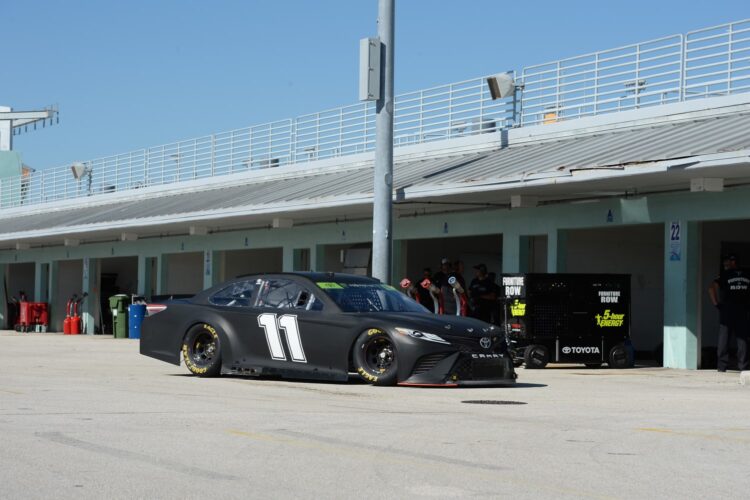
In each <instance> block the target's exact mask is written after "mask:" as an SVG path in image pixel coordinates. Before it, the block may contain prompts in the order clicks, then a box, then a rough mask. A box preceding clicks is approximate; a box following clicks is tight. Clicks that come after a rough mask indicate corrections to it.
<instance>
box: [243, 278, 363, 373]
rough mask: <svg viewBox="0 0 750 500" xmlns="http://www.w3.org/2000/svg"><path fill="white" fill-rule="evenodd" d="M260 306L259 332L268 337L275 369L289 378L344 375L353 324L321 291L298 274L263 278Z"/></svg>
mask: <svg viewBox="0 0 750 500" xmlns="http://www.w3.org/2000/svg"><path fill="white" fill-rule="evenodd" d="M256 309H257V312H258V317H257V324H258V330H257V333H258V335H262V336H263V337H264V338H265V340H266V342H265V343H266V345H265V352H266V355H267V356H268V366H269V367H270V369H271V370H272V371H275V372H278V373H279V374H280V375H283V376H288V377H303V378H321V379H341V380H343V379H346V377H347V372H348V350H349V347H350V345H351V342H350V341H349V337H350V335H347V323H349V322H347V321H346V320H345V319H344V318H342V315H341V314H337V311H336V310H333V308H332V306H331V305H330V304H328V303H327V302H326V301H325V300H324V299H323V297H322V296H321V292H320V291H317V294H316V292H315V291H314V288H313V287H312V286H310V285H308V284H307V283H305V282H303V281H302V280H299V279H296V277H294V276H285V277H273V278H268V279H264V280H263V283H262V285H261V287H260V291H259V293H258V301H257V303H256ZM251 328H252V327H251Z"/></svg>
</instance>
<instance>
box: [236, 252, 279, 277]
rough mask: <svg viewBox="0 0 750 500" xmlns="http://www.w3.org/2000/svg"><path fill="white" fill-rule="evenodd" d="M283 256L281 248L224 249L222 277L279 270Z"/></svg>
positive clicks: (276, 271)
mask: <svg viewBox="0 0 750 500" xmlns="http://www.w3.org/2000/svg"><path fill="white" fill-rule="evenodd" d="M283 257H284V255H283V249H282V248H258V249H248V250H229V251H226V252H224V259H223V262H224V265H223V269H224V271H223V273H222V275H223V278H222V279H225V280H228V279H232V278H236V277H237V276H241V275H243V274H252V273H278V272H281V269H282V260H283Z"/></svg>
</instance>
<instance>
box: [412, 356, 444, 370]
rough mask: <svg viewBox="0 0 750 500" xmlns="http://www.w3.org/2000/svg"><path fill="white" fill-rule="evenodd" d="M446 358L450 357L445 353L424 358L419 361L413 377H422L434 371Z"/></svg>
mask: <svg viewBox="0 0 750 500" xmlns="http://www.w3.org/2000/svg"><path fill="white" fill-rule="evenodd" d="M446 356H448V354H445V353H438V354H428V355H427V356H422V357H421V358H419V360H418V361H417V364H416V366H415V368H414V371H413V372H412V375H420V374H422V373H426V372H428V371H430V370H432V369H433V368H435V366H436V365H437V364H438V363H440V362H441V361H442V360H444V359H445V357H446Z"/></svg>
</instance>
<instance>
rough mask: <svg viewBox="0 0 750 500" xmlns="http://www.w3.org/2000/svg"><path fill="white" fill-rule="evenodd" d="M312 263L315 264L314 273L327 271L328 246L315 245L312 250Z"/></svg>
mask: <svg viewBox="0 0 750 500" xmlns="http://www.w3.org/2000/svg"><path fill="white" fill-rule="evenodd" d="M310 262H311V263H313V264H314V266H313V271H318V272H324V271H328V269H326V246H325V245H315V246H314V247H313V248H311V249H310Z"/></svg>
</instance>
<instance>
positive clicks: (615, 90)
mask: <svg viewBox="0 0 750 500" xmlns="http://www.w3.org/2000/svg"><path fill="white" fill-rule="evenodd" d="M514 77H515V78H516V80H517V84H518V88H517V92H516V95H515V96H513V97H510V98H506V99H502V100H496V101H493V100H492V99H491V97H490V95H489V90H488V89H487V85H486V82H485V78H475V79H472V80H466V81H463V82H458V83H451V84H448V85H442V86H438V87H433V88H430V89H425V90H419V91H416V92H410V93H407V94H401V95H399V96H397V97H396V99H395V110H394V115H395V116H394V144H395V145H396V146H402V145H409V144H420V143H425V142H430V141H440V140H444V139H450V138H455V137H464V136H469V135H475V134H483V133H492V132H495V131H498V130H501V129H504V128H508V127H511V126H516V127H518V126H529V125H539V124H547V123H554V122H558V121H561V120H569V119H574V118H579V117H583V116H592V115H599V114H603V113H611V112H617V111H622V110H628V109H637V108H642V107H646V106H655V105H660V104H665V103H671V102H680V101H685V100H688V99H696V98H704V97H711V96H715V95H728V94H732V93H738V92H746V91H750V20H744V21H738V22H734V23H730V24H725V25H721V26H716V27H712V28H706V29H702V30H697V31H692V32H689V33H686V34H684V35H673V36H668V37H664V38H659V39H657V40H651V41H648V42H643V43H638V44H633V45H628V46H625V47H619V48H616V49H610V50H604V51H600V52H595V53H592V54H586V55H582V56H577V57H572V58H567V59H561V60H559V61H555V62H552V63H547V64H540V65H535V66H528V67H526V68H523V70H522V71H521V72H520V73H514ZM374 146H375V106H374V103H371V102H365V103H359V104H354V105H351V106H345V107H341V108H336V109H331V110H328V111H321V112H319V113H313V114H308V115H303V116H299V117H297V118H293V119H289V120H280V121H276V122H271V123H266V124H262V125H256V126H253V127H248V128H243V129H238V130H233V131H229V132H222V133H218V134H213V135H209V136H204V137H199V138H196V139H190V140H186V141H180V142H176V143H172V144H165V145H162V146H154V147H150V148H147V149H141V150H137V151H131V152H128V153H124V154H120V155H115V156H109V157H105V158H98V159H95V160H89V161H86V162H81V163H80V165H79V166H80V167H81V171H82V172H83V175H82V176H81V177H80V179H78V180H76V179H74V177H73V175H72V174H71V168H70V167H71V165H66V166H63V167H59V168H52V169H44V170H38V171H36V172H31V173H29V174H28V175H24V176H19V177H15V178H7V179H2V180H0V208H7V207H14V206H19V205H30V204H38V203H46V202H51V201H56V200H64V199H70V198H78V197H84V196H91V195H94V194H99V193H109V192H115V191H123V190H130V189H138V188H143V187H147V186H155V185H164V184H172V183H178V182H183V181H189V180H195V179H202V178H207V177H213V176H220V175H226V174H231V173H237V172H243V171H249V170H256V169H264V168H271V167H278V166H283V165H291V164H298V163H304V162H309V161H313V160H320V159H325V158H335V157H340V156H345V155H351V154H356V153H362V152H367V151H372V150H373V149H374Z"/></svg>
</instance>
